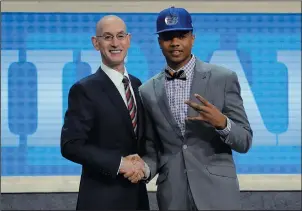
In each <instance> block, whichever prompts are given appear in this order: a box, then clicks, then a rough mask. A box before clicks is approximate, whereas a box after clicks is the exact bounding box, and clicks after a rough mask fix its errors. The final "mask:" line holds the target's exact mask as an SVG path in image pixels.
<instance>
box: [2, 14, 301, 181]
mask: <svg viewBox="0 0 302 211" xmlns="http://www.w3.org/2000/svg"><path fill="white" fill-rule="evenodd" d="M103 15H105V14H96V13H2V15H1V16H2V25H1V36H2V40H1V150H2V153H1V158H2V159H1V168H2V172H1V175H2V176H38V175H79V174H80V166H79V165H76V164H73V163H71V162H69V161H67V160H65V159H64V158H62V156H61V154H60V148H59V142H60V130H61V126H62V120H63V115H64V112H65V110H66V105H67V102H66V100H67V94H68V90H69V88H70V86H71V85H72V84H73V83H74V82H75V81H76V80H78V79H80V78H82V77H85V76H86V75H89V74H91V73H94V72H95V71H96V69H97V67H98V65H99V62H100V56H99V54H98V52H96V51H94V49H93V48H92V44H91V41H90V38H91V36H93V35H94V32H95V24H96V22H97V21H98V20H99V19H100V17H101V16H103ZM118 15H120V17H121V18H123V19H124V20H125V22H126V24H127V26H128V31H129V32H130V33H131V34H132V41H131V49H130V50H129V54H128V57H127V64H126V66H127V69H128V71H129V72H130V73H132V74H134V75H136V76H137V77H138V78H140V79H141V80H142V82H144V81H146V80H147V79H148V78H150V77H152V76H154V75H155V74H156V73H158V72H160V71H161V69H162V68H163V66H164V64H165V63H164V62H165V61H164V58H163V56H162V54H161V52H160V49H159V47H158V44H157V38H156V35H155V34H154V32H155V21H156V17H157V14H150V13H141V14H138V13H131V14H130V13H129V14H127V13H125V14H118ZM193 23H194V27H195V34H196V41H195V44H194V50H193V52H194V54H195V55H196V56H197V57H199V58H200V59H202V60H204V61H207V62H210V63H215V64H219V65H223V66H226V67H228V68H230V69H232V70H234V71H236V72H237V74H238V77H239V80H240V83H241V87H242V95H243V100H244V102H245V107H246V110H247V113H248V117H249V120H250V121H251V125H252V128H253V130H254V134H255V138H254V145H253V147H252V149H251V150H250V152H249V153H247V154H244V155H240V154H237V153H235V154H234V159H235V162H236V164H237V172H238V173H239V174H300V173H301V14H244V13H241V14H193ZM100 156H102V155H100Z"/></svg>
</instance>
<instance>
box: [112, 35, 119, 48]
mask: <svg viewBox="0 0 302 211" xmlns="http://www.w3.org/2000/svg"><path fill="white" fill-rule="evenodd" d="M118 43H119V40H118V39H117V38H116V37H113V38H112V41H111V46H112V47H116V46H117V45H118Z"/></svg>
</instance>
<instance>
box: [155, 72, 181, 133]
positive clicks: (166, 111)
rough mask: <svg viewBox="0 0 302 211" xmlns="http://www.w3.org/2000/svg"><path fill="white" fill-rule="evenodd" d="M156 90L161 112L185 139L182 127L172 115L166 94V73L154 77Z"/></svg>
mask: <svg viewBox="0 0 302 211" xmlns="http://www.w3.org/2000/svg"><path fill="white" fill-rule="evenodd" d="M154 90H155V95H156V97H157V103H158V106H159V108H160V109H161V112H162V113H163V115H164V116H165V118H166V120H167V121H168V122H169V124H170V125H171V127H172V128H173V130H174V131H175V133H176V134H177V135H178V136H179V137H180V138H181V139H183V136H182V134H181V131H180V128H179V127H178V124H177V122H176V120H175V118H174V116H173V115H172V112H171V109H170V106H169V102H168V97H167V94H166V89H165V74H164V73H162V74H160V75H159V76H158V77H157V78H156V79H154Z"/></svg>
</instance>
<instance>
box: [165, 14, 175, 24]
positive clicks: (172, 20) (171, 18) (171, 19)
mask: <svg viewBox="0 0 302 211" xmlns="http://www.w3.org/2000/svg"><path fill="white" fill-rule="evenodd" d="M165 23H166V24H167V25H168V26H171V25H175V24H177V23H178V17H177V16H176V15H168V16H167V17H166V18H165Z"/></svg>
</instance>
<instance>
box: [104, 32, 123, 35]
mask: <svg viewBox="0 0 302 211" xmlns="http://www.w3.org/2000/svg"><path fill="white" fill-rule="evenodd" d="M121 33H125V34H126V33H127V32H125V31H120V32H118V33H117V34H121ZM105 34H109V35H112V33H110V32H104V33H103V35H105Z"/></svg>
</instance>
